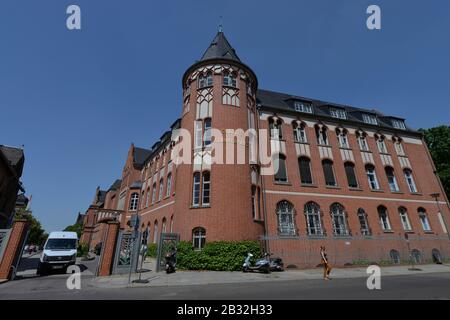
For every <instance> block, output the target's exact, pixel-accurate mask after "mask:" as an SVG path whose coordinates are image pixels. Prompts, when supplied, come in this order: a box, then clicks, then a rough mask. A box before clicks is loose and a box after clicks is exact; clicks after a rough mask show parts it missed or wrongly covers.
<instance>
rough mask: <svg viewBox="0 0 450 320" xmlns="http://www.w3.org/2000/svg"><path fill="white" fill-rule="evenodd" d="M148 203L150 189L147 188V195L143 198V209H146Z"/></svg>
mask: <svg viewBox="0 0 450 320" xmlns="http://www.w3.org/2000/svg"><path fill="white" fill-rule="evenodd" d="M149 202H150V188H147V195H146V197H145V207H148V205H149Z"/></svg>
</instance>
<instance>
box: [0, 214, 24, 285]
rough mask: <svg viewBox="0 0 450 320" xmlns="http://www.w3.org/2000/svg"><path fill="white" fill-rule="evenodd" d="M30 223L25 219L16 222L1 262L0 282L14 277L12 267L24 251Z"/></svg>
mask: <svg viewBox="0 0 450 320" xmlns="http://www.w3.org/2000/svg"><path fill="white" fill-rule="evenodd" d="M28 226H29V222H28V221H27V220H25V219H20V220H15V221H14V224H13V226H12V228H11V234H10V235H9V240H8V243H7V245H6V248H5V251H4V254H3V259H2V261H0V282H3V281H7V280H10V278H11V276H12V269H11V267H12V266H13V265H14V263H15V262H16V261H17V259H18V255H19V254H21V253H22V252H19V251H20V250H21V249H22V245H23V241H24V240H25V236H26V234H27V231H28Z"/></svg>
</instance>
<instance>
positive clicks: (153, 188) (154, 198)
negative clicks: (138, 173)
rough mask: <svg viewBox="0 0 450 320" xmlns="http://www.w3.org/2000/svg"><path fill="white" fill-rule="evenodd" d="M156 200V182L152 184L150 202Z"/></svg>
mask: <svg viewBox="0 0 450 320" xmlns="http://www.w3.org/2000/svg"><path fill="white" fill-rule="evenodd" d="M155 201H156V182H155V183H154V184H153V186H152V204H153V203H155Z"/></svg>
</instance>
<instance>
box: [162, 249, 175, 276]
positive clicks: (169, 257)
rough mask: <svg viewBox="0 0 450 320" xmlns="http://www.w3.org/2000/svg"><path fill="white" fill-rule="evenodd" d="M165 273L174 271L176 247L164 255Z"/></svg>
mask: <svg viewBox="0 0 450 320" xmlns="http://www.w3.org/2000/svg"><path fill="white" fill-rule="evenodd" d="M165 259H166V273H174V272H175V267H176V262H177V249H175V248H173V249H172V250H171V251H169V252H168V253H167V254H166V256H165Z"/></svg>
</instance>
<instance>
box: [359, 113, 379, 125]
mask: <svg viewBox="0 0 450 320" xmlns="http://www.w3.org/2000/svg"><path fill="white" fill-rule="evenodd" d="M362 118H363V121H364V122H365V123H367V124H373V125H378V120H377V117H376V116H375V115H373V114H368V113H363V115H362Z"/></svg>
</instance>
